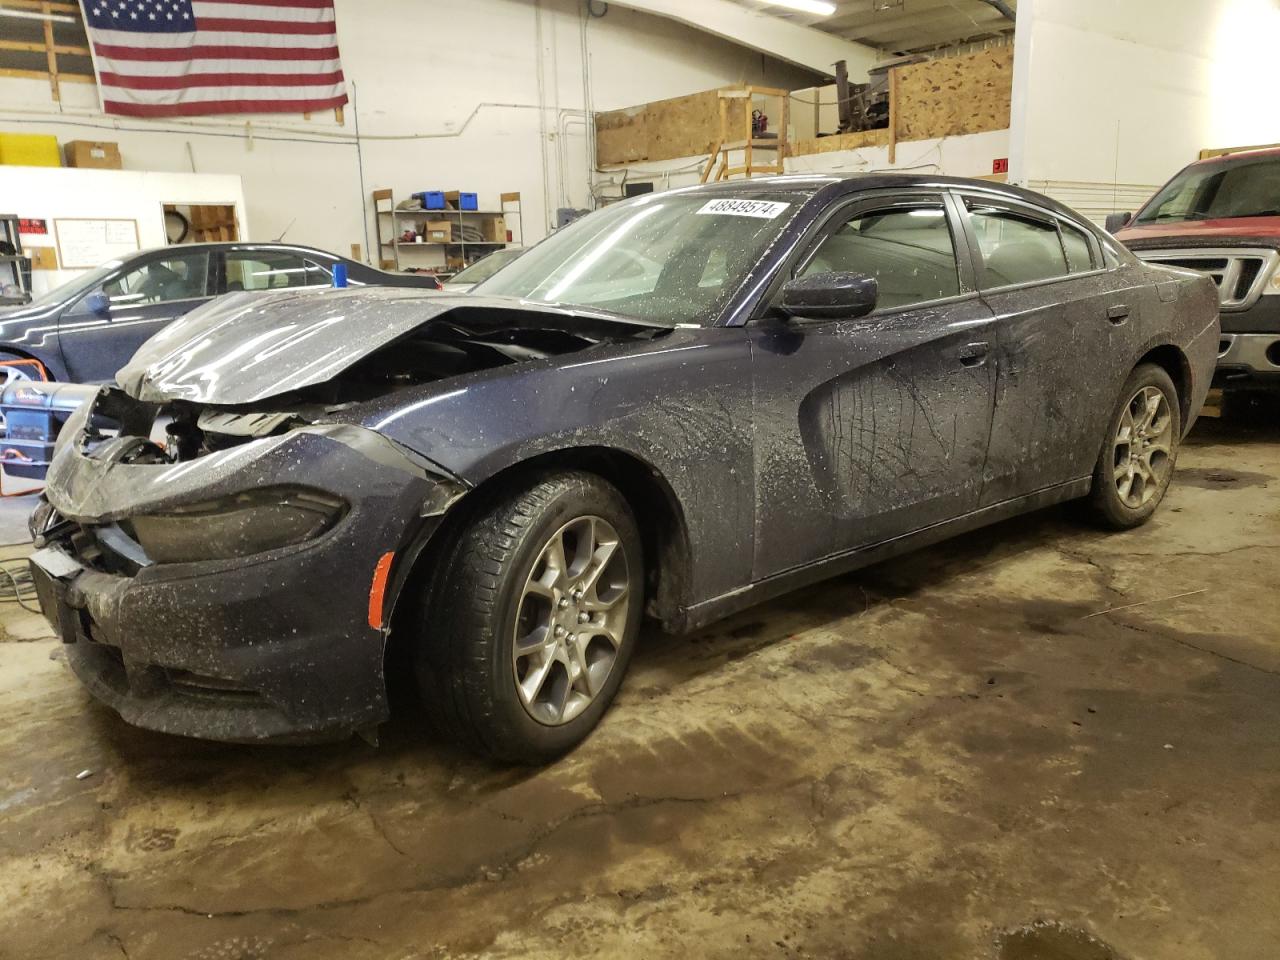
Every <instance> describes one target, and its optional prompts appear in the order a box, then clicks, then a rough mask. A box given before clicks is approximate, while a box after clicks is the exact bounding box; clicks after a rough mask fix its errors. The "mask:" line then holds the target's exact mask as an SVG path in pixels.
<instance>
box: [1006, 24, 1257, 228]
mask: <svg viewBox="0 0 1280 960" xmlns="http://www.w3.org/2000/svg"><path fill="white" fill-rule="evenodd" d="M1276 50H1280V4H1277V3H1276V0H1124V2H1123V3H1116V2H1115V0H1021V2H1019V4H1018V28H1017V38H1016V57H1015V65H1014V104H1013V120H1012V138H1013V139H1012V143H1011V148H1010V149H1011V155H1010V165H1011V170H1010V172H1011V175H1012V178H1013V179H1014V180H1016V181H1017V182H1020V183H1025V184H1027V185H1029V186H1032V187H1036V188H1040V189H1046V185H1049V186H1048V192H1050V193H1054V194H1056V195H1059V196H1061V197H1062V199H1064V200H1066V201H1067V202H1075V203H1076V204H1077V205H1086V204H1087V205H1089V206H1090V210H1091V212H1093V213H1101V212H1103V211H1104V210H1106V209H1132V207H1133V199H1132V198H1133V197H1134V196H1138V197H1145V196H1149V195H1150V193H1151V192H1152V191H1153V190H1154V189H1155V188H1156V187H1158V186H1159V185H1160V184H1162V183H1163V182H1164V181H1165V180H1167V179H1168V178H1169V177H1170V176H1172V175H1173V174H1174V173H1175V172H1176V171H1177V170H1179V169H1180V168H1181V167H1183V166H1184V165H1185V164H1187V163H1189V162H1191V161H1192V160H1194V159H1196V156H1197V154H1198V153H1199V151H1200V150H1201V149H1203V148H1205V147H1215V146H1237V145H1247V144H1257V143H1270V142H1276V141H1280V109H1277V108H1276V107H1275V105H1274V104H1273V103H1272V94H1271V91H1272V90H1273V89H1274V76H1275V69H1274V58H1275V52H1276Z"/></svg>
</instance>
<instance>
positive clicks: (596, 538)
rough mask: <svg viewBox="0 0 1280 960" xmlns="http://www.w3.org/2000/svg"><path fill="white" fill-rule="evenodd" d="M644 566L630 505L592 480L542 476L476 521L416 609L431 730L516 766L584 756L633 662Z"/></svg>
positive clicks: (420, 665)
mask: <svg viewBox="0 0 1280 960" xmlns="http://www.w3.org/2000/svg"><path fill="white" fill-rule="evenodd" d="M643 563H644V558H643V555H642V551H641V544H640V534H639V531H638V530H637V528H636V523H635V519H634V518H633V517H632V514H631V510H630V508H629V507H628V505H627V502H626V500H625V499H624V498H623V497H622V495H621V494H620V493H619V492H618V491H617V490H616V489H614V488H613V487H612V486H611V485H610V484H608V483H606V482H605V481H604V480H603V479H601V478H600V477H597V476H595V475H593V474H589V473H580V472H576V471H575V472H560V473H554V474H548V475H544V476H542V477H539V478H536V479H535V480H534V481H533V482H531V483H530V484H529V485H528V486H525V487H523V488H522V489H517V490H513V491H511V492H509V493H508V494H507V495H505V496H499V497H496V498H493V499H492V500H491V501H490V502H488V503H487V504H486V505H484V506H483V507H481V508H480V509H478V510H477V512H476V514H475V515H474V516H473V517H472V518H471V520H470V522H469V523H468V524H467V525H466V527H465V529H463V530H462V531H461V532H460V533H459V534H458V536H457V538H456V539H455V541H454V544H453V548H452V551H451V553H450V555H449V557H448V558H447V560H446V562H445V564H444V566H443V567H442V569H441V570H440V573H439V575H438V577H437V578H436V586H435V588H434V589H433V590H432V591H431V592H430V595H429V596H428V597H427V598H426V600H425V603H424V605H423V608H422V619H421V629H422V636H421V638H420V644H419V658H418V677H419V682H420V685H421V687H422V689H423V698H424V701H425V702H426V705H427V708H428V710H429V711H430V712H431V713H432V714H433V715H434V716H435V718H436V720H437V725H438V726H440V727H441V728H442V729H443V731H444V732H445V733H446V734H448V735H450V736H451V737H452V738H453V739H456V740H459V741H461V742H463V743H464V744H465V745H467V746H468V747H470V748H471V749H473V750H475V751H477V752H479V753H483V754H485V755H487V756H490V757H492V758H494V759H497V760H503V761H509V762H516V763H542V762H546V761H548V760H551V759H553V758H555V757H557V756H559V755H560V754H562V753H564V752H565V751H567V750H569V749H571V748H572V747H574V746H575V745H577V744H578V743H579V742H581V741H582V740H583V739H584V738H585V737H586V736H587V734H589V733H590V732H591V730H592V729H593V728H594V727H595V725H596V724H597V723H598V722H599V721H600V718H601V717H602V716H603V715H604V712H605V710H606V709H608V707H609V704H610V702H612V700H613V698H614V695H615V694H616V693H617V691H618V687H619V686H620V685H621V683H622V677H623V674H624V673H625V672H626V669H627V664H628V663H629V661H630V659H631V652H632V649H633V647H634V646H635V640H636V635H637V633H638V632H639V626H640V613H641V608H642V606H643V601H644V598H643V584H644V577H643Z"/></svg>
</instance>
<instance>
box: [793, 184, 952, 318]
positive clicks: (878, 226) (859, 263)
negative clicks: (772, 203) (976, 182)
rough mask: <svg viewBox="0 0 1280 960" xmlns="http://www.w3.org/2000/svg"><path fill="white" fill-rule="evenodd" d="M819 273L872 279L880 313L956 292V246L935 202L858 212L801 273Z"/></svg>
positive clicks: (839, 228)
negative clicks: (876, 290)
mask: <svg viewBox="0 0 1280 960" xmlns="http://www.w3.org/2000/svg"><path fill="white" fill-rule="evenodd" d="M819 273H861V274H866V275H867V276H870V277H874V278H875V280H876V284H877V287H878V291H879V292H878V299H877V309H879V310H893V309H896V308H900V307H907V306H911V305H912V304H916V303H925V302H927V301H929V300H941V299H943V298H944V297H954V296H957V295H958V294H959V293H960V274H959V268H958V266H957V263H956V248H955V242H954V240H953V239H952V237H951V228H950V226H949V225H948V223H947V213H946V210H944V209H943V206H942V204H941V202H939V201H922V202H920V203H918V204H895V205H893V206H889V207H884V208H881V209H874V210H862V211H860V212H859V213H858V214H856V215H855V216H853V217H851V218H850V219H849V220H847V221H846V222H845V223H843V224H842V225H841V226H839V227H838V228H837V229H836V230H835V231H834V232H833V233H831V234H830V235H829V236H828V237H826V238H825V239H824V240H823V241H822V242H821V243H820V245H819V246H818V249H817V250H816V251H815V252H814V254H813V256H812V257H811V258H810V260H809V261H808V263H806V264H805V265H804V267H803V269H802V270H801V271H800V274H799V275H800V276H802V277H807V276H813V275H814V274H819Z"/></svg>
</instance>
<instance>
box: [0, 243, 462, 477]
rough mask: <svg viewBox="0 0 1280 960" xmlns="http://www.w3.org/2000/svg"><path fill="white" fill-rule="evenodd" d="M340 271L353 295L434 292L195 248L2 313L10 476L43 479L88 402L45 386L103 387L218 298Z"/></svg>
mask: <svg viewBox="0 0 1280 960" xmlns="http://www.w3.org/2000/svg"><path fill="white" fill-rule="evenodd" d="M337 264H344V265H345V266H346V268H347V280H348V283H350V284H351V285H352V286H366V285H368V286H396V287H420V288H426V289H437V290H438V289H439V288H440V283H439V281H438V280H436V278H435V277H434V276H432V275H430V274H396V273H385V272H383V271H381V270H375V269H373V268H372V267H369V266H366V265H365V264H363V263H358V262H356V261H354V260H349V259H347V258H346V257H339V256H336V255H335V254H332V253H326V252H324V251H323V250H316V249H315V248H313V247H304V246H297V245H294V244H281V243H194V244H183V245H180V246H172V247H163V248H160V249H156V250H145V251H142V252H140V253H137V254H134V255H133V256H130V257H126V258H124V259H122V260H112V261H109V262H108V263H105V264H103V265H102V266H100V267H98V269H96V270H92V271H89V272H88V273H85V274H82V275H80V276H78V277H76V278H74V279H72V280H69V281H68V282H67V283H65V284H63V285H62V286H60V287H58V288H56V289H55V290H52V291H50V292H49V293H46V294H44V295H43V296H40V297H37V298H36V299H35V300H33V301H32V302H31V303H28V304H25V305H23V306H20V307H14V308H10V309H3V310H0V436H3V438H4V443H3V446H2V447H0V459H2V460H3V462H4V466H5V470H6V472H8V473H9V474H11V475H13V476H21V477H27V478H32V479H42V478H43V477H44V474H45V469H46V467H47V465H48V458H49V456H50V455H52V452H53V442H54V440H55V439H56V438H57V431H58V428H59V427H60V425H61V423H62V422H63V421H64V420H65V419H66V417H67V415H68V414H69V413H70V411H72V410H74V409H75V407H76V406H77V405H78V404H79V402H80V400H81V398H82V397H83V395H84V394H85V393H86V391H81V390H76V389H72V388H70V387H69V386H68V385H66V384H64V383H62V382H59V383H56V384H42V381H72V382H73V383H103V382H105V381H108V380H110V379H111V378H112V377H114V376H115V373H116V371H117V370H119V369H120V368H121V367H122V366H124V365H125V364H126V363H127V362H128V361H129V358H130V357H132V356H133V354H134V351H136V350H137V349H138V347H140V346H141V345H142V344H143V343H144V342H146V341H147V340H148V339H149V338H150V337H151V336H152V335H154V334H155V333H157V332H159V331H160V330H161V328H163V327H164V326H166V325H167V324H169V323H171V322H173V321H174V320H177V319H178V318H179V317H181V316H183V315H185V314H186V313H188V312H190V311H191V310H193V309H195V308H196V307H198V306H200V305H201V304H204V303H208V302H209V301H210V300H212V299H213V298H214V297H216V296H218V295H220V294H223V293H233V292H237V291H241V290H261V291H264V292H265V291H278V290H282V289H288V288H303V287H320V286H329V285H330V284H331V283H332V281H333V269H334V267H335V266H336V265H337ZM87 392H88V393H90V394H91V393H92V392H93V391H92V390H90V391H87Z"/></svg>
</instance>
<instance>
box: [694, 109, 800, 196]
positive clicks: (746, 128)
mask: <svg viewBox="0 0 1280 960" xmlns="http://www.w3.org/2000/svg"><path fill="white" fill-rule="evenodd" d="M719 93H720V136H719V138H718V139H717V140H716V141H715V144H714V145H713V146H712V147H711V155H710V156H709V157H707V164H706V166H705V167H703V168H702V181H701V182H702V183H706V182H707V181H708V180H712V179H713V178H712V176H711V174H712V171H714V172H715V177H714V180H715V181H716V182H719V181H721V180H728V179H729V178H730V177H734V176H738V175H741V176H744V177H746V178H747V179H750V178H751V177H752V176H754V175H755V174H757V173H784V172H785V169H784V167H783V162H784V160H785V158H786V155H787V127H788V125H789V124H790V122H791V116H790V114H791V94H790V93H788V92H787V91H786V90H778V89H776V88H774V87H753V86H747V87H740V88H736V89H731V90H721V91H719ZM757 97H775V98H777V99H779V100H781V102H782V123H781V125H780V126H779V127H778V136H777V137H757V136H756V135H755V127H754V125H753V123H752V120H751V114H752V111H753V110H754V109H755V102H756V98H757ZM739 104H740V105H741V111H742V116H741V117H730V115H729V114H730V111H731V110H732V109H733V107H735V106H738V105H739ZM738 124H742V126H738V127H737V130H736V132H737V133H738V134H741V136H738V137H734V133H735V131H734V130H733V129H732V128H733V127H735V126H737V125H738ZM731 138H733V139H731ZM737 150H741V151H742V163H741V164H739V165H737V166H733V165H732V160H731V159H730V154H732V153H733V152H734V151H737ZM760 152H766V153H772V154H773V155H774V157H773V162H772V163H758V162H756V155H757V154H758V153H760ZM717 163H718V164H719V165H718V166H717Z"/></svg>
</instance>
